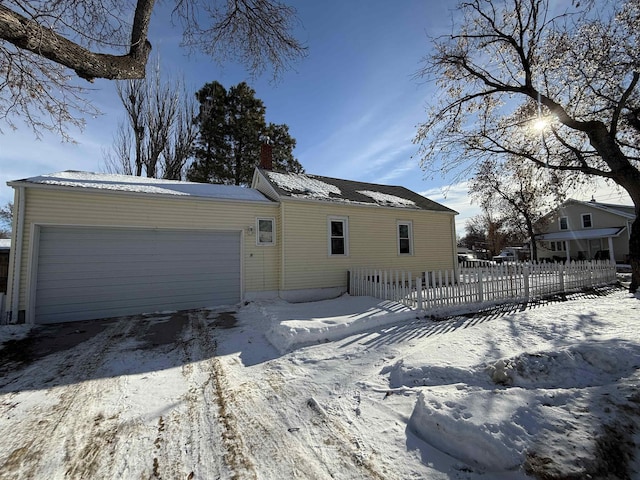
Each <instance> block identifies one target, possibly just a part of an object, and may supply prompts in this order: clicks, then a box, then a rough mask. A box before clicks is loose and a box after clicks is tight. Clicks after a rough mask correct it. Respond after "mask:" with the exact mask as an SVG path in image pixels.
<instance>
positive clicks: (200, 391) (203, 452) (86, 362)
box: [0, 310, 243, 479]
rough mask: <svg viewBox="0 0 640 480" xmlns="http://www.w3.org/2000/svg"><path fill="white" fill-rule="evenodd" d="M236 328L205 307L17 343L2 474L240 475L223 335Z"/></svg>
mask: <svg viewBox="0 0 640 480" xmlns="http://www.w3.org/2000/svg"><path fill="white" fill-rule="evenodd" d="M234 323H235V313H234V312H213V311H204V310H200V311H189V312H178V313H172V314H156V315H145V316H136V317H125V318H119V319H107V320H101V321H91V322H73V323H68V324H59V325H50V326H42V327H37V328H35V329H34V330H33V331H32V335H31V336H29V337H27V338H26V339H23V340H19V341H11V342H9V344H7V345H6V346H5V348H4V349H2V350H0V419H1V421H0V446H1V448H0V479H15V478H48V479H53V478H77V479H80V478H82V479H86V478H96V477H100V478H171V479H174V478H183V479H191V478H229V477H232V476H233V475H234V473H233V472H236V473H237V472H238V471H240V472H241V471H242V462H243V459H242V457H241V455H240V454H239V449H237V448H236V446H235V443H236V442H237V438H236V435H235V433H234V431H233V425H231V424H229V422H228V421H226V419H225V400H224V394H223V388H224V383H225V382H224V373H223V371H222V368H221V367H220V364H219V361H218V359H217V358H216V345H217V341H216V332H217V331H218V330H219V329H220V328H230V327H233V326H234ZM211 438H216V439H220V441H218V442H217V443H215V444H213V445H212V443H211V441H207V440H210V439H211Z"/></svg>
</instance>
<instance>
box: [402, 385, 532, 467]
mask: <svg viewBox="0 0 640 480" xmlns="http://www.w3.org/2000/svg"><path fill="white" fill-rule="evenodd" d="M520 393H521V398H514V396H515V395H514V394H512V393H511V392H509V393H505V392H503V391H487V390H477V391H471V392H469V391H468V390H467V387H464V386H463V385H459V386H458V388H455V387H454V388H433V389H429V390H424V391H422V392H420V394H419V395H418V400H417V402H416V406H415V408H414V410H413V413H412V415H411V418H410V420H409V428H410V429H411V430H412V431H413V432H414V433H415V434H416V435H417V436H418V437H419V438H421V439H423V440H424V441H426V442H427V443H429V444H431V445H433V446H434V447H436V448H437V449H439V450H441V451H443V452H446V453H448V454H450V455H451V456H453V457H454V458H457V459H458V460H461V461H463V462H465V463H467V464H468V465H471V466H474V467H475V468H479V469H481V470H484V471H489V472H505V471H511V470H517V469H518V468H520V466H521V465H522V463H523V462H524V458H525V457H524V453H525V449H526V445H527V443H528V439H529V436H530V434H529V432H527V430H526V428H525V426H523V425H520V424H518V423H517V422H513V418H514V417H516V416H517V415H518V412H519V410H520V409H522V408H526V407H523V405H526V404H527V403H528V399H527V392H526V391H522V392H520Z"/></svg>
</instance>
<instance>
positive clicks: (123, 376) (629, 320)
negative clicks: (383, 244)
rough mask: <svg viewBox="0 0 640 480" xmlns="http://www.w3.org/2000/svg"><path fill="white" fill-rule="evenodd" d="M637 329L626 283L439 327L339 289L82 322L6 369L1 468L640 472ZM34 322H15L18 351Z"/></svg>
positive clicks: (503, 474)
mask: <svg viewBox="0 0 640 480" xmlns="http://www.w3.org/2000/svg"><path fill="white" fill-rule="evenodd" d="M639 324H640V298H638V297H634V296H632V295H630V294H628V293H626V292H624V291H622V290H616V291H610V292H608V293H607V294H597V293H585V294H581V295H575V296H572V297H571V298H570V299H569V300H568V301H564V302H562V301H556V302H547V303H540V304H536V305H529V306H527V308H524V307H523V306H522V305H517V306H509V305H506V306H502V307H499V308H497V309H495V310H493V311H490V312H485V313H484V314H481V315H476V316H468V317H457V318H450V319H447V320H440V321H432V320H430V319H425V318H416V314H415V312H410V311H407V310H406V309H404V308H403V307H401V306H399V305H396V304H393V303H389V302H380V301H379V300H375V299H373V298H369V297H349V296H344V297H341V298H339V299H335V300H330V301H324V302H315V303H307V304H289V303H286V302H264V303H252V304H249V305H247V306H244V307H242V308H240V309H238V310H237V311H234V312H225V311H221V310H210V311H207V310H205V311H200V312H189V313H178V314H158V315H152V316H141V317H136V318H133V319H132V318H127V319H120V320H116V321H110V322H106V321H105V322H103V323H102V324H101V325H100V328H99V329H98V330H97V331H96V332H95V333H92V334H91V335H89V334H88V333H83V332H84V329H85V324H82V323H78V324H77V325H78V329H77V330H73V329H72V330H69V331H66V333H65V335H67V336H70V337H69V338H73V335H78V336H82V335H85V337H86V338H85V337H83V338H79V339H78V345H77V346H74V347H73V346H67V347H65V348H61V349H59V350H58V351H55V352H52V353H50V354H49V355H47V356H45V357H44V358H42V359H41V360H37V361H34V362H32V363H29V362H28V359H27V360H25V358H22V357H20V356H19V355H18V356H16V357H15V359H14V363H13V364H10V365H4V366H2V365H0V371H1V372H3V376H2V377H1V378H0V479H10V478H11V479H13V478H47V479H55V478H186V479H213V478H238V479H245V478H258V479H285V478H287V479H288V478H301V479H307V478H308V479H329V478H334V479H354V478H362V479H365V478H367V479H368V478H374V479H375V478H378V479H383V478H384V479H445V478H447V479H519V478H522V479H524V478H530V477H528V476H527V474H528V473H529V474H530V475H533V474H535V475H537V476H538V478H545V479H547V478H548V479H554V478H555V479H561V478H562V479H569V478H571V479H573V478H576V479H577V478H610V479H615V478H620V479H640V449H639V446H640V387H639V382H638V380H640V333H639V328H638V327H639ZM47 328H50V327H47ZM44 333H46V334H48V335H55V333H54V330H53V329H51V330H45V332H44ZM25 334H26V331H25V328H24V327H1V328H0V341H4V340H6V339H10V340H13V342H9V344H5V345H8V346H7V347H5V350H4V351H5V352H6V351H7V349H10V350H16V347H17V346H18V345H20V343H19V340H18V339H19V338H20V337H21V336H23V335H25ZM25 345H27V347H28V346H29V344H25ZM31 347H32V348H34V349H35V347H33V346H32V345H31ZM36 350H37V349H36ZM36 350H34V351H36ZM27 356H28V355H27ZM0 357H2V358H3V359H5V360H6V359H7V358H9V359H12V358H13V357H11V356H8V355H4V356H2V353H1V352H0ZM22 361H27V363H26V364H21V363H20V362H22ZM20 365H22V366H20Z"/></svg>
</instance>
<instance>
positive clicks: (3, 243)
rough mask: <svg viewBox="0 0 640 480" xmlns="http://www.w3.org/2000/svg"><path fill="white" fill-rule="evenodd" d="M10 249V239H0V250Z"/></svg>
mask: <svg viewBox="0 0 640 480" xmlns="http://www.w3.org/2000/svg"><path fill="white" fill-rule="evenodd" d="M10 249H11V239H10V238H0V250H10Z"/></svg>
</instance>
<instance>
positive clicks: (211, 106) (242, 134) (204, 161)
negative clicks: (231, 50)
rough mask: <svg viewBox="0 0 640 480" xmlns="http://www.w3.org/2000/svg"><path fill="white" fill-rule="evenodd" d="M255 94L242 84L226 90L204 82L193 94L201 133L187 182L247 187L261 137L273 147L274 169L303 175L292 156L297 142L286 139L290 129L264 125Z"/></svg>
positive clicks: (261, 103) (263, 116) (262, 112)
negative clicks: (198, 105)
mask: <svg viewBox="0 0 640 480" xmlns="http://www.w3.org/2000/svg"><path fill="white" fill-rule="evenodd" d="M255 93H256V92H255V91H254V90H253V89H252V88H251V87H250V86H249V85H247V84H246V83H245V82H242V83H239V84H238V85H236V86H233V87H231V88H229V90H226V89H225V88H224V86H223V85H221V84H220V83H219V82H213V83H207V84H206V85H205V86H204V87H202V89H200V90H199V91H198V92H197V93H196V98H197V99H198V101H199V102H200V109H199V114H198V125H199V128H200V132H199V135H198V140H197V144H196V149H195V161H194V162H193V164H192V165H191V167H190V168H189V171H188V172H187V179H188V180H190V181H194V182H204V183H222V184H228V185H248V184H250V183H251V178H252V175H253V169H254V168H255V166H256V165H257V164H258V163H259V161H260V146H261V143H262V141H261V138H263V137H265V136H267V137H269V139H270V140H271V143H272V145H273V168H274V170H282V171H293V172H302V171H303V168H302V165H300V163H299V162H298V161H297V160H296V159H295V157H294V156H293V148H294V147H295V144H296V141H295V139H293V138H292V137H291V136H290V135H289V127H288V126H287V125H285V124H282V125H276V124H272V123H270V124H267V123H266V120H265V112H266V109H265V106H264V104H263V102H262V100H260V99H259V98H256V96H255Z"/></svg>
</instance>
